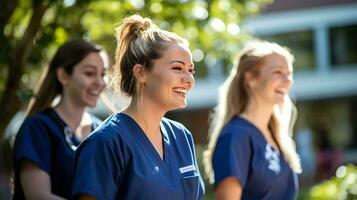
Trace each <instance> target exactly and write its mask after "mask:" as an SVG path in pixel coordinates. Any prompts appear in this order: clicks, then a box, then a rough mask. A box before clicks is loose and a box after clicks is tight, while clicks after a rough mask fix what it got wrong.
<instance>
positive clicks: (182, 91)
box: [172, 88, 188, 96]
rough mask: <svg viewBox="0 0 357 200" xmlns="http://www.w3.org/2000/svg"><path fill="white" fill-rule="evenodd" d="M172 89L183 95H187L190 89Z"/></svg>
mask: <svg viewBox="0 0 357 200" xmlns="http://www.w3.org/2000/svg"><path fill="white" fill-rule="evenodd" d="M172 90H173V91H174V92H175V93H177V94H179V95H181V96H186V94H187V91H188V90H187V89H186V88H173V89H172Z"/></svg>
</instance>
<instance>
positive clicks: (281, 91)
mask: <svg viewBox="0 0 357 200" xmlns="http://www.w3.org/2000/svg"><path fill="white" fill-rule="evenodd" d="M275 92H276V93H278V94H281V95H285V94H287V93H288V90H287V89H282V88H279V89H276V90H275Z"/></svg>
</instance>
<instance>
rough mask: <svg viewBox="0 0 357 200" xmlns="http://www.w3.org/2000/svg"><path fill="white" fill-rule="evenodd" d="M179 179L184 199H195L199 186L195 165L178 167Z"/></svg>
mask: <svg viewBox="0 0 357 200" xmlns="http://www.w3.org/2000/svg"><path fill="white" fill-rule="evenodd" d="M180 172H181V181H182V185H183V189H184V193H185V200H197V198H198V195H199V188H200V176H199V175H198V173H197V171H196V169H195V166H194V165H189V166H186V167H182V168H180Z"/></svg>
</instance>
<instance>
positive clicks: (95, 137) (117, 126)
mask: <svg viewBox="0 0 357 200" xmlns="http://www.w3.org/2000/svg"><path fill="white" fill-rule="evenodd" d="M128 129H129V128H128V124H127V123H126V122H125V119H124V118H123V116H122V115H121V114H120V113H114V114H112V115H111V116H109V117H108V118H107V119H105V120H104V121H103V122H102V123H101V124H100V125H99V126H98V127H97V128H96V129H95V130H94V131H93V132H92V133H91V134H90V136H88V137H87V138H86V139H85V141H86V142H90V141H101V142H105V143H116V142H121V141H122V140H125V135H126V134H129V130H128Z"/></svg>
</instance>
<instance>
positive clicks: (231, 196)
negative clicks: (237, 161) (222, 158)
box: [215, 177, 242, 200]
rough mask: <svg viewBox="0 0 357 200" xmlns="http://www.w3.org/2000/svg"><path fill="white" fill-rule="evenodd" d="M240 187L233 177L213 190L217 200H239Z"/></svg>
mask: <svg viewBox="0 0 357 200" xmlns="http://www.w3.org/2000/svg"><path fill="white" fill-rule="evenodd" d="M241 195H242V186H241V184H240V183H239V181H238V179H236V178H235V177H228V178H226V179H224V180H223V181H222V182H220V183H219V185H218V186H217V188H216V190H215V196H216V199H217V200H239V199H240V198H241Z"/></svg>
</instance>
